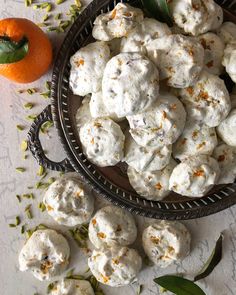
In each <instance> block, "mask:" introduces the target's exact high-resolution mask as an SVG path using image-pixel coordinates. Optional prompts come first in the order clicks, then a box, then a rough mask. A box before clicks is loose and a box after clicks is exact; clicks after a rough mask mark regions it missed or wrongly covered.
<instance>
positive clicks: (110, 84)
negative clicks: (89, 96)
mask: <svg viewBox="0 0 236 295" xmlns="http://www.w3.org/2000/svg"><path fill="white" fill-rule="evenodd" d="M102 91H103V101H104V104H105V105H106V107H107V109H109V110H112V111H113V112H114V113H115V114H116V115H117V117H119V118H121V117H124V116H128V115H133V114H136V113H139V112H140V111H145V110H146V109H147V108H148V107H149V106H150V105H151V104H152V103H153V102H154V101H155V100H156V99H157V98H158V95H159V73H158V70H157V69H156V67H155V65H154V64H153V63H152V62H151V61H150V60H149V59H148V58H146V57H145V56H143V55H141V54H139V53H120V54H118V55H116V56H115V57H113V58H112V59H111V60H109V62H108V63H107V65H106V68H105V71H104V76H103V81H102Z"/></svg>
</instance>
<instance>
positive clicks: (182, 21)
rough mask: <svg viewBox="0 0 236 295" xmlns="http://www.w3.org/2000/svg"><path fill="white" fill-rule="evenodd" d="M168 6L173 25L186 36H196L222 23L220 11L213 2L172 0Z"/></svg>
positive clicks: (210, 0) (211, 0)
mask: <svg viewBox="0 0 236 295" xmlns="http://www.w3.org/2000/svg"><path fill="white" fill-rule="evenodd" d="M168 6H169V9H170V14H171V16H172V18H173V20H174V23H175V24H176V25H177V26H179V27H180V28H181V29H183V30H184V31H185V33H187V34H191V35H194V36H198V35H200V34H204V33H206V32H208V31H210V30H213V29H217V28H218V27H219V26H220V25H221V24H222V22H223V12H222V9H221V7H219V5H217V4H216V3H215V2H214V1H213V0H207V1H202V0H192V1H189V0H172V1H170V3H169V4H168Z"/></svg>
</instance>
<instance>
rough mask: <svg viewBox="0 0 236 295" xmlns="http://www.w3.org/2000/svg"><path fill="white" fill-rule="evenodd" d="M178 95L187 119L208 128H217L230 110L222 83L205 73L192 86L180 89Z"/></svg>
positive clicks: (226, 91)
mask: <svg viewBox="0 0 236 295" xmlns="http://www.w3.org/2000/svg"><path fill="white" fill-rule="evenodd" d="M179 94H180V96H181V101H182V102H183V103H184V105H185V108H186V111H187V113H188V116H189V118H191V119H193V120H196V121H199V122H201V123H202V124H206V125H207V126H209V127H216V126H218V125H219V124H220V123H221V122H222V121H223V120H224V119H225V118H226V117H227V115H228V113H229V111H230V109H231V101H230V97H229V92H228V90H227V88H226V86H225V83H224V81H223V80H221V79H220V78H219V77H218V76H215V75H212V74H210V73H208V72H207V71H204V72H203V73H202V74H201V77H200V79H199V80H198V82H197V83H196V84H195V85H194V86H192V87H188V88H185V89H180V90H179Z"/></svg>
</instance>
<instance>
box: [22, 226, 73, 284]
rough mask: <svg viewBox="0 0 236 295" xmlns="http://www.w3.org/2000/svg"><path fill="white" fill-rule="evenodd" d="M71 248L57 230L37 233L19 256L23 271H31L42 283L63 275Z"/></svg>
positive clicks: (38, 231)
mask: <svg viewBox="0 0 236 295" xmlns="http://www.w3.org/2000/svg"><path fill="white" fill-rule="evenodd" d="M69 257H70V247H69V244H68V242H67V240H66V239H65V238H64V237H63V236H62V235H61V234H58V233H57V232H56V231H55V230H52V229H44V230H37V231H35V232H34V233H33V234H32V236H31V237H30V238H29V239H28V240H27V241H26V243H25V245H24V246H23V248H22V249H21V251H20V254H19V265H20V270H21V271H31V272H32V274H33V275H34V276H35V277H36V278H37V279H38V280H40V281H43V280H51V279H53V278H54V277H56V276H58V275H61V274H62V273H63V272H64V271H65V270H66V268H67V266H68V264H69Z"/></svg>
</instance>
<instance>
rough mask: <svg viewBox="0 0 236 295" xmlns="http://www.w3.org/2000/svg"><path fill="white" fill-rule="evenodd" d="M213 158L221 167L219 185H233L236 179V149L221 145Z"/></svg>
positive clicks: (216, 149)
mask: <svg viewBox="0 0 236 295" xmlns="http://www.w3.org/2000/svg"><path fill="white" fill-rule="evenodd" d="M213 157H214V158H215V159H216V160H217V161H218V163H219V166H220V177H219V179H218V184H227V183H233V182H234V181H235V178H236V148H235V147H232V146H229V145H227V144H225V143H221V144H219V145H218V146H217V147H216V148H215V150H214V153H213Z"/></svg>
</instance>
